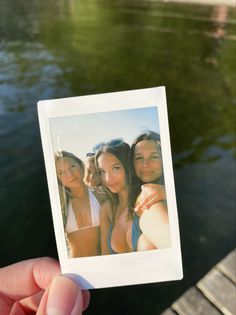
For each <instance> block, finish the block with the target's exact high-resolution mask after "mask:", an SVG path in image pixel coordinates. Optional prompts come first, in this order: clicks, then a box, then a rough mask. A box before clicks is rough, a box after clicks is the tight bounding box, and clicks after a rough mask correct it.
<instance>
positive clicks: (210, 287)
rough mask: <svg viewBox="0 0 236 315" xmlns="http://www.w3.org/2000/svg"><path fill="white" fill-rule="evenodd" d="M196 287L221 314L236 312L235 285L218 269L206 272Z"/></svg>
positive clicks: (233, 314) (229, 314) (227, 314)
mask: <svg viewBox="0 0 236 315" xmlns="http://www.w3.org/2000/svg"><path fill="white" fill-rule="evenodd" d="M197 287H198V288H199V289H200V290H201V291H202V292H203V294H204V295H205V296H206V297H207V298H208V299H209V300H210V301H211V302H212V303H213V304H214V305H216V306H217V307H218V308H219V310H221V312H222V313H223V314H225V315H235V314H236V287H235V285H234V284H233V283H232V282H231V281H230V280H229V279H228V278H226V277H225V276H224V275H223V274H222V273H221V272H220V271H219V270H217V269H216V268H214V269H212V270H211V271H210V272H208V273H207V274H206V276H205V277H204V278H202V279H201V280H200V281H199V282H198V283H197Z"/></svg>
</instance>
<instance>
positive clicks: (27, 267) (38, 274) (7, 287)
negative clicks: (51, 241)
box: [0, 257, 61, 301]
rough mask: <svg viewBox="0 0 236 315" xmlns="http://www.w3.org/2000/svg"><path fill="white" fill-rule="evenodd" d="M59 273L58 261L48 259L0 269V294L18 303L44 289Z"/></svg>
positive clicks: (19, 263)
mask: <svg viewBox="0 0 236 315" xmlns="http://www.w3.org/2000/svg"><path fill="white" fill-rule="evenodd" d="M60 272H61V271H60V266H59V263H58V261H56V260H55V259H53V258H50V257H43V258H36V259H29V260H25V261H22V262H18V263H16V264H13V265H10V266H7V267H4V268H1V269H0V292H1V294H2V295H3V296H7V297H8V298H10V299H12V300H14V301H19V300H22V299H24V298H26V297H28V296H31V295H33V294H35V293H37V292H39V291H41V290H42V289H45V288H46V287H47V286H48V285H49V284H50V283H51V281H52V279H53V278H54V277H55V276H56V275H58V274H60Z"/></svg>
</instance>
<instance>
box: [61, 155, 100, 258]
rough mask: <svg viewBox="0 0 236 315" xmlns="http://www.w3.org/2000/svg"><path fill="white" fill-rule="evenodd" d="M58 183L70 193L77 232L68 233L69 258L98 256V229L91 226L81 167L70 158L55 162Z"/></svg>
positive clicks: (86, 191) (86, 190)
mask: <svg viewBox="0 0 236 315" xmlns="http://www.w3.org/2000/svg"><path fill="white" fill-rule="evenodd" d="M56 170H57V176H58V179H59V181H60V182H61V184H62V185H63V186H65V187H66V188H67V189H68V190H69V191H70V193H71V196H70V202H71V205H72V209H73V212H74V216H75V219H76V222H77V226H78V228H79V230H77V231H74V232H71V233H68V234H67V239H68V242H69V245H70V257H82V256H83V257H84V256H94V255H99V254H100V227H98V226H91V224H92V219H91V211H90V201H89V197H88V189H87V187H86V185H85V183H84V181H83V178H84V172H83V169H82V167H81V166H80V165H79V164H78V163H77V162H76V161H74V159H73V158H70V157H61V158H59V159H58V160H57V162H56Z"/></svg>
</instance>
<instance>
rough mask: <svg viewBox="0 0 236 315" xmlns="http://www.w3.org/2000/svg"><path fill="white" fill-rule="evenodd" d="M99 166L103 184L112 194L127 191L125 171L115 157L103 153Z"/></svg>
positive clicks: (99, 159)
mask: <svg viewBox="0 0 236 315" xmlns="http://www.w3.org/2000/svg"><path fill="white" fill-rule="evenodd" d="M98 165H99V172H100V176H101V179H102V182H103V184H104V185H105V186H106V187H107V188H108V189H110V191H111V192H113V193H118V194H120V193H122V192H123V191H125V189H126V176H125V169H124V167H123V165H122V163H121V162H120V161H119V160H118V159H117V158H116V157H115V155H113V154H111V153H108V152H106V153H102V154H101V155H100V156H99V158H98Z"/></svg>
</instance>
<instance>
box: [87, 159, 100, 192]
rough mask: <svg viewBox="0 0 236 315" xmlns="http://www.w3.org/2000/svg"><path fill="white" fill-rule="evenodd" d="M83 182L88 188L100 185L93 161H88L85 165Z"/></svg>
mask: <svg viewBox="0 0 236 315" xmlns="http://www.w3.org/2000/svg"><path fill="white" fill-rule="evenodd" d="M84 182H85V184H86V185H87V186H89V187H94V186H98V185H100V184H101V183H100V178H99V176H98V174H97V170H96V167H95V163H94V160H91V159H88V160H87V161H86V164H85V175H84Z"/></svg>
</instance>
